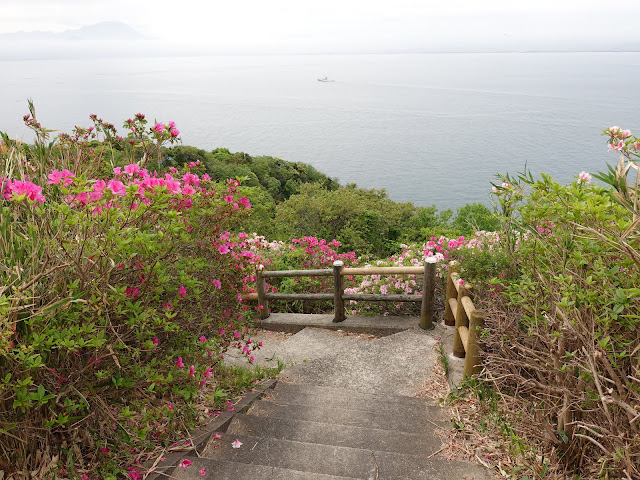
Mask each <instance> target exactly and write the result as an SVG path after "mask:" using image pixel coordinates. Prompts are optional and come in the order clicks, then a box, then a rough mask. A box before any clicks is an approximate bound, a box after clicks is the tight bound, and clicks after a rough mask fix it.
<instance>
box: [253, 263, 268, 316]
mask: <svg viewBox="0 0 640 480" xmlns="http://www.w3.org/2000/svg"><path fill="white" fill-rule="evenodd" d="M263 271H264V265H258V269H257V270H256V290H257V291H258V309H259V311H260V320H264V319H265V318H267V317H268V316H269V303H268V302H267V290H266V285H265V281H264V275H263V273H262V272H263Z"/></svg>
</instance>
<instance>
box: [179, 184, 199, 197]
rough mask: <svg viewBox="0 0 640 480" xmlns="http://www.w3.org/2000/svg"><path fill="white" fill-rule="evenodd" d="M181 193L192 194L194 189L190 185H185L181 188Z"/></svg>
mask: <svg viewBox="0 0 640 480" xmlns="http://www.w3.org/2000/svg"><path fill="white" fill-rule="evenodd" d="M182 193H183V194H185V195H193V194H194V193H196V189H195V188H193V187H192V186H191V185H185V186H184V188H183V189H182Z"/></svg>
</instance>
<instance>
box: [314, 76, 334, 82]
mask: <svg viewBox="0 0 640 480" xmlns="http://www.w3.org/2000/svg"><path fill="white" fill-rule="evenodd" d="M318 81H319V82H325V83H331V82H335V80H329V78H327V77H324V78H319V79H318Z"/></svg>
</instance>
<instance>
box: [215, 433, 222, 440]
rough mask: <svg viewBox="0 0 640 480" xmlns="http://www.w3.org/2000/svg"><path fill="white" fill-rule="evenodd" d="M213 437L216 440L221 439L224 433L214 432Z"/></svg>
mask: <svg viewBox="0 0 640 480" xmlns="http://www.w3.org/2000/svg"><path fill="white" fill-rule="evenodd" d="M213 438H215V439H216V440H220V439H221V438H222V435H220V434H219V433H214V434H213Z"/></svg>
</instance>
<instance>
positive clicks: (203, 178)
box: [202, 173, 211, 182]
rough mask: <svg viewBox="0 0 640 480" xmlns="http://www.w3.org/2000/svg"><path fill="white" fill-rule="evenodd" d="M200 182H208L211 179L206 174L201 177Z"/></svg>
mask: <svg viewBox="0 0 640 480" xmlns="http://www.w3.org/2000/svg"><path fill="white" fill-rule="evenodd" d="M202 180H204V181H206V182H208V181H209V180H211V177H210V176H209V174H208V173H205V174H204V175H202Z"/></svg>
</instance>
